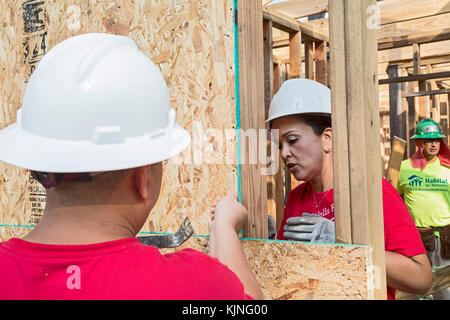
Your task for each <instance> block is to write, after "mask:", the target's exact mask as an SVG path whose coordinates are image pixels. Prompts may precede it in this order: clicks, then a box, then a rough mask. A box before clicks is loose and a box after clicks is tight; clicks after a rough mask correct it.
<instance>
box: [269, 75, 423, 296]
mask: <svg viewBox="0 0 450 320" xmlns="http://www.w3.org/2000/svg"><path fill="white" fill-rule="evenodd" d="M267 122H268V123H269V124H270V127H271V128H273V129H278V130H279V135H280V153H281V157H282V159H283V161H284V163H285V165H286V166H287V168H288V169H289V171H290V172H291V173H292V174H293V176H294V177H295V179H297V180H298V181H304V182H303V183H302V184H300V185H299V186H297V187H296V188H295V189H293V190H292V191H291V192H290V193H289V196H288V200H287V203H286V207H285V212H284V216H283V220H282V222H281V228H280V230H279V231H278V234H277V239H280V240H300V241H311V242H334V241H335V240H334V201H333V161H332V160H333V159H332V150H333V141H332V136H333V135H332V127H331V93H330V90H329V89H328V88H327V87H326V86H324V85H322V84H320V83H318V82H315V81H312V80H308V79H293V80H288V81H286V82H284V83H283V85H282V87H281V88H280V90H279V92H278V93H277V94H276V95H275V97H274V98H273V100H272V103H271V105H270V109H269V118H268V119H267ZM382 185H383V210H384V224H385V229H384V230H385V249H386V273H387V284H388V299H395V288H397V289H400V290H402V291H406V292H417V293H425V292H426V291H427V290H428V289H429V288H430V286H431V268H430V265H429V263H428V261H427V258H426V254H425V250H424V248H423V245H422V243H421V240H420V236H419V234H418V232H417V229H416V228H415V226H414V223H413V221H412V219H411V217H410V215H409V213H408V210H407V209H406V207H405V205H404V204H403V202H402V200H401V198H400V196H399V195H398V193H397V192H396V191H395V189H394V188H393V187H392V186H391V185H390V184H389V183H388V182H387V181H386V180H384V179H383V184H382Z"/></svg>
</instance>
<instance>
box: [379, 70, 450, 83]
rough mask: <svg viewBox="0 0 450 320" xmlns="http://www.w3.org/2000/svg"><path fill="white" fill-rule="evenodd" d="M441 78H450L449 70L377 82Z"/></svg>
mask: <svg viewBox="0 0 450 320" xmlns="http://www.w3.org/2000/svg"><path fill="white" fill-rule="evenodd" d="M443 78H450V71H446V72H436V73H428V74H417V75H411V76H406V77H398V78H389V79H381V80H379V84H389V83H400V82H411V81H424V80H431V79H443Z"/></svg>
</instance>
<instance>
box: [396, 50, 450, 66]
mask: <svg viewBox="0 0 450 320" xmlns="http://www.w3.org/2000/svg"><path fill="white" fill-rule="evenodd" d="M412 60H413V59H412V58H411V59H410V60H407V61H404V62H401V63H395V62H392V63H389V65H394V64H395V65H398V67H399V68H400V69H401V68H411V67H413V66H414V63H413V61H412ZM449 62H450V54H448V53H446V54H442V55H439V56H434V57H425V58H422V57H421V58H420V65H421V66H426V65H429V64H431V65H436V64H442V63H449Z"/></svg>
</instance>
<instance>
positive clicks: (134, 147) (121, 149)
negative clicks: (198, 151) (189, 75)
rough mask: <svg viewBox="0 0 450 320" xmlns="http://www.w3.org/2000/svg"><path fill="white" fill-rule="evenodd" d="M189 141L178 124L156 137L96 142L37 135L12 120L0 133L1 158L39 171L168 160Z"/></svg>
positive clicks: (117, 166) (129, 165)
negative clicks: (118, 141) (121, 141)
mask: <svg viewBox="0 0 450 320" xmlns="http://www.w3.org/2000/svg"><path fill="white" fill-rule="evenodd" d="M190 142H191V137H190V135H189V133H188V132H187V131H186V130H184V129H183V128H181V127H180V126H178V125H177V124H175V126H174V127H173V128H171V129H168V130H167V131H166V132H165V133H164V134H163V135H160V136H157V137H152V136H151V135H150V134H149V135H144V136H139V137H131V138H128V139H126V140H125V142H123V143H113V144H102V145H99V144H95V143H93V142H90V141H75V140H74V141H67V140H58V139H50V138H46V137H42V136H36V135H33V134H31V133H29V132H27V131H25V130H23V129H22V128H21V127H20V125H18V124H17V123H14V124H12V125H10V126H9V127H7V128H6V129H4V130H3V132H2V133H1V134H0V160H1V161H4V162H6V163H9V164H11V165H14V166H17V167H20V168H24V169H29V170H33V171H41V172H55V173H72V172H73V173H76V172H100V171H114V170H122V169H129V168H136V167H141V166H145V165H149V164H154V163H158V162H161V161H164V160H167V159H169V158H171V157H174V156H176V155H177V154H179V153H181V152H182V151H184V150H185V149H186V148H187V147H188V146H189V144H190Z"/></svg>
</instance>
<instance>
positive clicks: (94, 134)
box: [0, 33, 190, 173]
mask: <svg viewBox="0 0 450 320" xmlns="http://www.w3.org/2000/svg"><path fill="white" fill-rule="evenodd" d="M189 143H190V136H189V133H188V132H187V131H185V130H184V129H182V128H181V127H179V126H178V125H177V124H176V123H175V110H173V109H171V108H170V98H169V92H168V88H167V85H166V83H165V81H164V78H163V77H162V75H161V73H160V72H159V70H158V68H157V67H156V66H155V65H154V64H153V62H151V61H150V59H149V58H147V57H146V56H145V55H144V54H143V53H142V52H141V51H139V49H138V48H137V46H136V44H135V43H134V41H133V40H131V39H130V38H128V37H124V36H118V35H111V34H101V33H91V34H83V35H79V36H75V37H72V38H69V39H67V40H65V41H63V42H61V43H59V44H57V45H56V46H55V47H54V48H52V49H51V50H50V51H49V52H48V53H47V54H46V55H45V56H44V57H43V58H42V59H41V61H40V63H39V65H38V66H37V68H36V70H35V71H34V72H33V74H32V76H31V78H30V81H29V84H28V87H27V89H26V91H25V95H24V99H23V104H22V108H21V109H19V110H18V112H17V121H16V123H14V124H12V125H10V126H9V127H7V128H5V129H4V130H2V131H0V160H2V161H4V162H7V163H10V164H13V165H15V166H18V167H22V168H26V169H30V170H34V171H41V172H74V173H75V172H96V171H111V170H120V169H127V168H134V167H139V166H144V165H148V164H152V163H157V162H161V161H163V160H166V159H168V158H170V157H172V156H175V155H177V154H178V153H180V152H181V151H183V150H184V149H185V148H186V147H187V146H188V145H189Z"/></svg>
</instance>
